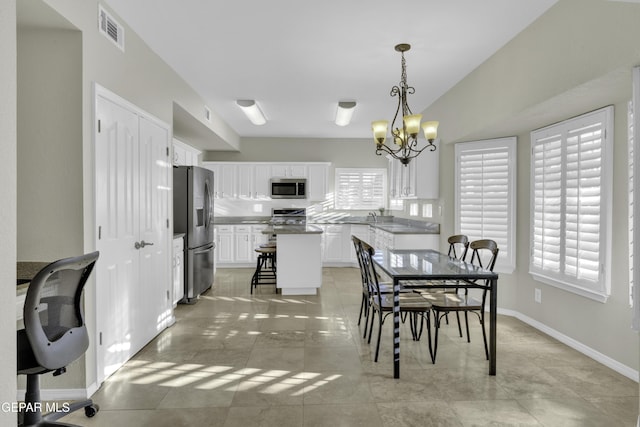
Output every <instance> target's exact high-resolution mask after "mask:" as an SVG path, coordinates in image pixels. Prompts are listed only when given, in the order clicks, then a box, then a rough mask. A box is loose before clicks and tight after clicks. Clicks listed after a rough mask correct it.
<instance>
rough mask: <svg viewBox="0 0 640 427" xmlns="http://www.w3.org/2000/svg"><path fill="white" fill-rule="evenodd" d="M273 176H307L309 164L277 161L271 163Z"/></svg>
mask: <svg viewBox="0 0 640 427" xmlns="http://www.w3.org/2000/svg"><path fill="white" fill-rule="evenodd" d="M271 176H272V177H273V178H306V177H307V165H306V164H304V163H287V164H285V163H281V164H279V163H276V164H273V165H271Z"/></svg>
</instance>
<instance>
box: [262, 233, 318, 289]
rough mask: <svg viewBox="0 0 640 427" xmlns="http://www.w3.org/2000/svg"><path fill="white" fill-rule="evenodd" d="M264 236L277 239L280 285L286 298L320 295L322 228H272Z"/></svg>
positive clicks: (277, 282) (277, 281) (278, 285)
mask: <svg viewBox="0 0 640 427" xmlns="http://www.w3.org/2000/svg"><path fill="white" fill-rule="evenodd" d="M262 233H263V234H269V235H275V236H276V243H277V245H278V248H277V252H276V265H277V279H276V286H277V287H278V288H279V289H280V291H281V293H282V295H316V293H317V291H318V289H319V288H320V286H321V285H322V240H321V237H322V229H321V228H319V227H315V226H313V225H305V224H302V225H272V226H270V227H268V228H266V229H265V230H263V231H262Z"/></svg>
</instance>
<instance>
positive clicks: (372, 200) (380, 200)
mask: <svg viewBox="0 0 640 427" xmlns="http://www.w3.org/2000/svg"><path fill="white" fill-rule="evenodd" d="M386 182H387V171H386V169H341V168H336V181H335V187H336V196H335V204H336V206H335V207H336V209H359V210H360V209H361V210H368V209H379V208H383V207H385V206H386V198H387V193H386V191H387V190H386Z"/></svg>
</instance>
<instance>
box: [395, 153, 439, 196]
mask: <svg viewBox="0 0 640 427" xmlns="http://www.w3.org/2000/svg"><path fill="white" fill-rule="evenodd" d="M435 145H436V147H437V149H436V151H429V149H426V150H425V151H423V152H422V153H421V154H420V155H419V156H418V157H416V158H414V159H412V160H411V161H410V162H409V164H408V165H406V166H405V165H403V164H402V163H400V161H399V160H396V159H393V158H390V159H389V197H390V198H391V199H437V198H438V197H440V179H439V176H440V168H439V165H440V162H439V158H440V144H439V141H435Z"/></svg>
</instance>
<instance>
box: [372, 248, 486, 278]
mask: <svg viewBox="0 0 640 427" xmlns="http://www.w3.org/2000/svg"><path fill="white" fill-rule="evenodd" d="M373 262H375V263H376V265H377V266H378V267H380V268H381V269H382V270H383V271H384V272H385V273H387V274H388V275H389V276H390V277H392V278H394V279H400V280H427V279H431V280H447V279H476V280H477V279H484V280H492V279H497V278H498V274H497V273H494V272H491V271H489V270H485V269H483V268H480V267H477V266H475V265H473V264H469V263H467V262H464V261H460V260H457V259H455V258H451V257H450V256H448V255H446V254H443V253H440V252H438V251H434V250H431V249H383V250H377V251H376V253H375V255H374V256H373Z"/></svg>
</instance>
